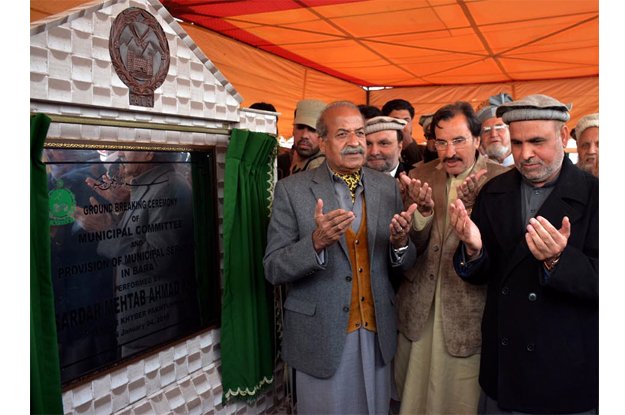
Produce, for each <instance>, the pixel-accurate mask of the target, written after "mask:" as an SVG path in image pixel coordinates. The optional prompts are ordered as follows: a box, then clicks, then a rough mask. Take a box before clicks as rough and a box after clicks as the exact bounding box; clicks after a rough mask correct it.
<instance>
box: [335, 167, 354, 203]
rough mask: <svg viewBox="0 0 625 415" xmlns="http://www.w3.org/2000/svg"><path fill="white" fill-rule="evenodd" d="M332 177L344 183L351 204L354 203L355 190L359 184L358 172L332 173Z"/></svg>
mask: <svg viewBox="0 0 625 415" xmlns="http://www.w3.org/2000/svg"><path fill="white" fill-rule="evenodd" d="M334 175H335V176H336V177H338V178H339V179H341V180H343V181H344V182H345V184H346V185H347V188H348V189H349V193H350V195H351V196H352V203H354V201H355V200H356V188H357V187H358V183H360V171H357V172H355V173H350V174H340V173H334Z"/></svg>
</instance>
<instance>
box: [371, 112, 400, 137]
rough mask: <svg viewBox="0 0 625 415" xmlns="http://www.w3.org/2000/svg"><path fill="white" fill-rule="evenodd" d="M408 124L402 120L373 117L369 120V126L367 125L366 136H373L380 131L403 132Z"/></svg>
mask: <svg viewBox="0 0 625 415" xmlns="http://www.w3.org/2000/svg"><path fill="white" fill-rule="evenodd" d="M406 124H408V123H407V122H406V121H404V120H400V119H399V118H393V117H386V116H379V117H373V118H371V119H368V120H367V124H366V125H365V134H367V135H369V134H373V133H377V132H378V131H386V130H399V131H401V130H403V129H404V127H405V126H406Z"/></svg>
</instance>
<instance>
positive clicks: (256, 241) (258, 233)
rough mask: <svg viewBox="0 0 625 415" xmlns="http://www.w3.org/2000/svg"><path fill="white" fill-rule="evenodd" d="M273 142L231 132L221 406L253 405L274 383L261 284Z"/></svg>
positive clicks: (265, 291)
mask: <svg viewBox="0 0 625 415" xmlns="http://www.w3.org/2000/svg"><path fill="white" fill-rule="evenodd" d="M276 145H277V141H276V139H275V138H273V137H271V136H269V135H267V134H264V133H254V132H249V131H243V130H237V129H235V130H233V132H232V137H231V139H230V144H229V147H228V152H227V154H226V172H225V184H224V224H223V226H224V291H223V301H222V309H221V368H222V385H223V399H222V401H223V403H224V404H226V403H227V402H228V401H229V400H231V399H240V400H254V399H256V397H257V396H258V392H259V391H261V390H262V389H263V388H264V387H266V386H268V385H269V384H271V382H273V346H272V340H273V337H272V336H273V329H272V322H273V300H272V294H271V293H272V288H271V287H270V286H269V284H268V283H267V282H266V280H265V273H264V270H263V256H264V253H265V246H266V244H267V225H268V223H269V203H270V202H269V201H270V197H271V196H270V195H271V191H270V188H271V187H272V184H273V160H274V157H275V148H276Z"/></svg>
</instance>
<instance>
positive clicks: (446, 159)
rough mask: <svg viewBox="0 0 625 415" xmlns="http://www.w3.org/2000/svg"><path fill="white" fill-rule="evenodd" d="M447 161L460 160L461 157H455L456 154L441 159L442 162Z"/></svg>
mask: <svg viewBox="0 0 625 415" xmlns="http://www.w3.org/2000/svg"><path fill="white" fill-rule="evenodd" d="M448 161H462V159H461V158H460V157H456V156H453V157H445V158H444V159H443V163H446V162H448Z"/></svg>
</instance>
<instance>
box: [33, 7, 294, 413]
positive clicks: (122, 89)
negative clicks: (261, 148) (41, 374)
mask: <svg viewBox="0 0 625 415" xmlns="http://www.w3.org/2000/svg"><path fill="white" fill-rule="evenodd" d="M128 7H140V8H143V9H146V10H148V12H150V13H151V14H152V15H154V16H155V17H156V19H157V20H158V21H159V23H160V24H161V26H162V27H163V29H164V30H165V33H166V36H167V40H168V42H169V47H170V52H171V64H170V68H169V71H168V74H167V78H166V79H165V82H164V83H163V85H162V86H161V87H159V88H158V89H157V90H156V91H155V97H154V98H155V99H154V108H143V107H136V106H130V105H129V101H128V88H127V87H126V85H125V84H123V83H122V82H121V80H120V79H119V77H118V76H117V75H116V74H115V71H114V69H113V67H112V65H111V59H110V56H109V52H108V37H109V31H110V26H111V23H112V21H113V19H114V18H115V16H116V15H117V14H118V13H119V12H121V11H122V10H124V9H126V8H128ZM30 55H31V62H30V94H31V105H30V107H31V108H30V109H31V112H43V113H46V114H55V115H63V116H72V117H77V118H78V120H80V119H81V118H83V119H84V118H93V119H99V120H108V121H136V122H142V123H149V125H148V127H150V126H151V125H154V126H162V125H173V126H178V127H180V126H183V127H196V129H211V131H212V130H213V129H222V130H230V129H232V128H242V129H249V130H252V131H259V132H267V133H271V134H275V132H276V119H275V116H274V115H272V114H271V113H268V112H265V111H256V110H240V109H239V103H240V102H242V98H241V97H240V96H239V95H238V93H237V92H236V90H235V89H234V87H233V86H232V85H230V84H229V83H228V81H227V80H226V79H225V78H224V77H223V75H222V74H221V73H220V72H219V70H218V69H217V68H215V67H214V65H213V64H212V63H211V62H210V60H209V59H208V58H207V57H206V56H205V55H204V54H203V53H202V51H201V50H199V48H198V47H197V46H196V45H195V44H194V43H193V40H192V39H191V38H189V37H188V36H187V35H186V33H185V32H184V31H183V30H182V29H181V28H180V26H179V25H178V24H177V23H176V22H175V21H174V20H173V18H172V17H171V16H170V15H169V13H168V12H167V10H166V9H165V8H164V7H163V6H162V5H161V4H160V2H159V1H157V0H143V1H139V0H136V1H135V0H117V1H116V0H108V1H101V2H98V1H95V2H92V3H88V4H86V5H83V6H80V7H78V8H76V9H72V10H69V11H67V12H66V13H65V14H64V15H62V16H51V17H50V18H49V19H46V20H45V21H40V22H35V23H34V24H33V25H32V26H31V45H30ZM48 139H57V140H63V142H65V143H72V142H76V143H81V144H85V143H86V144H89V143H91V142H93V143H98V142H107V143H119V144H125V145H137V146H139V145H147V146H154V145H158V146H194V147H199V148H201V147H207V146H211V147H214V148H215V156H216V176H217V196H218V203H217V208H218V216H219V260H220V270H221V275H223V214H224V212H223V193H224V172H225V155H226V151H227V146H228V140H229V135H228V134H227V132H225V133H222V132H182V131H174V130H161V129H154V128H130V127H119V126H105V125H86V124H83V123H81V122H80V121H77V122H74V123H62V122H53V123H52V124H51V126H50V129H49V132H48ZM222 286H223V281H222ZM219 339H220V332H219V330H218V329H214V330H208V331H205V332H202V333H198V334H197V335H195V336H194V337H191V338H189V339H187V340H184V341H180V342H178V343H175V344H173V345H172V346H170V347H167V348H165V349H163V350H160V351H158V352H155V353H152V354H149V355H146V356H144V357H143V358H141V359H140V360H138V361H134V362H133V363H131V364H127V365H123V366H120V367H118V368H116V369H115V370H113V371H106V372H104V374H102V375H100V376H97V377H96V378H94V379H93V380H91V381H88V382H86V383H83V384H80V385H79V386H75V387H72V388H71V389H70V390H67V391H66V392H64V393H63V408H64V412H65V413H66V414H137V415H139V414H158V415H160V414H235V413H236V414H243V413H245V414H260V413H283V412H284V411H283V410H282V407H283V405H284V395H285V391H284V382H283V381H282V379H283V378H284V377H283V376H282V373H281V370H282V367H278V368H277V369H276V375H275V376H274V379H275V380H274V384H273V385H272V386H270V387H269V389H268V390H267V392H266V393H265V394H264V395H263V396H261V397H260V398H259V399H258V400H257V401H256V402H255V403H254V404H244V403H240V402H235V403H232V404H229V405H227V406H225V407H223V406H222V405H221V395H222V386H221V376H220V370H221V358H220V353H219Z"/></svg>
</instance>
